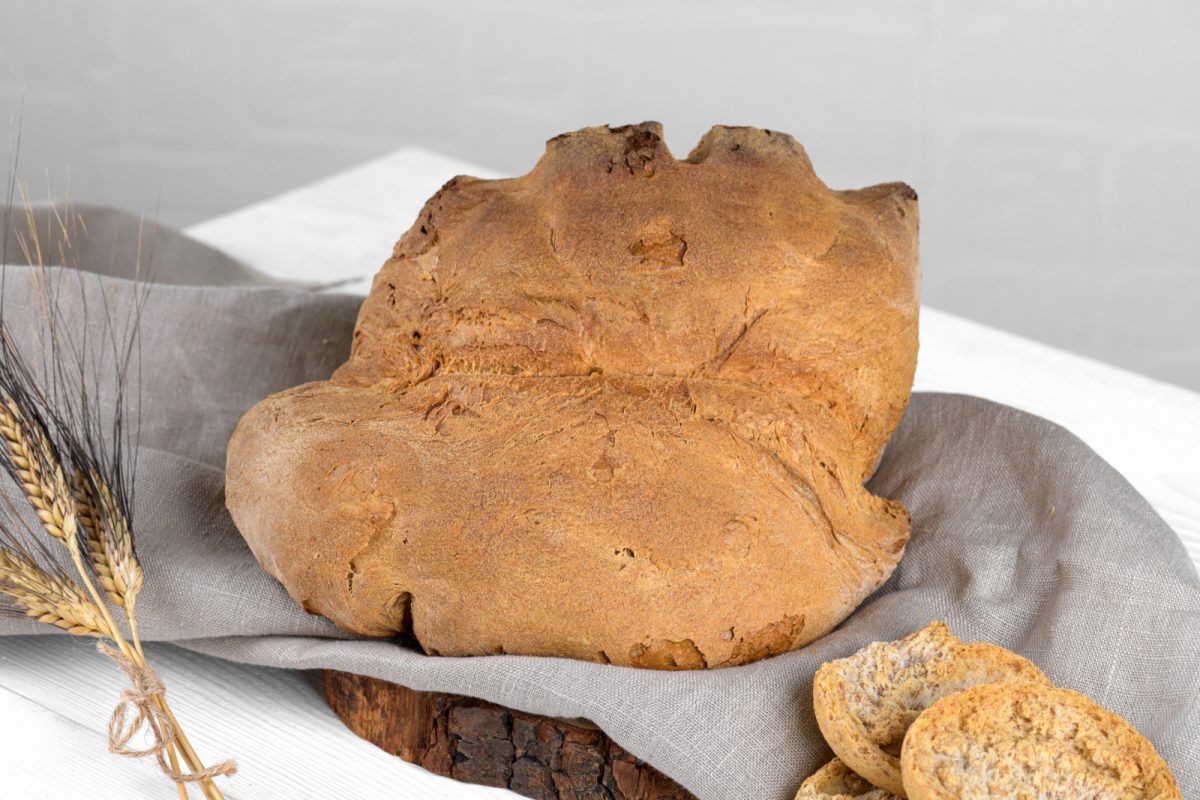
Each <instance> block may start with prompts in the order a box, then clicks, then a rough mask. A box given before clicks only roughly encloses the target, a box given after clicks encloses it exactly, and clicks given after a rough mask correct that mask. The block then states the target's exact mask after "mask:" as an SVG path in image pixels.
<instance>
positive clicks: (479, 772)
mask: <svg viewBox="0 0 1200 800" xmlns="http://www.w3.org/2000/svg"><path fill="white" fill-rule="evenodd" d="M325 699H326V701H327V702H328V703H329V705H330V707H331V708H332V709H333V710H334V712H336V713H337V715H338V716H339V717H340V718H341V720H342V721H343V722H344V723H346V726H347V727H348V728H350V730H352V731H354V732H355V733H356V734H358V735H359V736H361V737H363V738H364V739H366V740H367V741H369V742H371V743H373V744H375V745H377V746H378V747H380V748H382V749H383V750H386V751H387V752H389V753H391V754H393V755H397V756H399V757H400V758H402V759H404V760H405V761H410V762H412V763H414V764H419V765H420V766H422V767H424V768H425V769H427V770H429V771H430V772H433V773H436V774H438V775H446V776H448V777H451V778H454V779H455V780H458V781H463V782H465V783H475V784H481V785H483V786H496V787H502V788H507V789H511V790H512V791H514V792H516V793H517V794H519V795H523V796H525V797H532V798H535V800H692V798H693V796H692V795H691V794H689V793H688V792H687V791H685V790H684V789H682V788H681V787H680V786H679V785H678V784H676V783H675V782H674V781H672V780H670V779H669V778H667V777H665V776H663V775H662V774H661V773H659V772H657V771H656V770H654V769H653V768H652V767H650V766H649V765H648V764H645V763H643V762H641V761H639V760H637V759H636V758H634V757H633V756H632V755H630V754H629V753H627V752H626V751H625V750H623V749H622V748H621V747H620V746H618V745H617V744H615V743H614V742H613V741H612V740H611V739H609V738H608V737H607V736H605V735H604V734H603V733H602V732H601V731H600V730H599V729H597V728H596V727H595V726H592V725H589V724H587V723H585V722H582V721H574V722H572V721H568V720H561V719H554V718H551V717H542V716H537V715H534V714H525V713H522V712H519V711H513V710H510V709H506V708H502V707H500V706H497V705H493V704H491V703H485V702H483V701H482V700H475V699H472V698H469V697H460V696H458V695H452V694H442V693H438V692H417V691H413V690H412V689H407V688H405V687H403V686H397V685H396V684H394V683H388V682H387V681H381V680H378V679H376V678H367V677H364V676H361V675H352V674H349V673H345V672H337V671H334V670H326V671H325Z"/></svg>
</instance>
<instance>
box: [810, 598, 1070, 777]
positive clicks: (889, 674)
mask: <svg viewBox="0 0 1200 800" xmlns="http://www.w3.org/2000/svg"><path fill="white" fill-rule="evenodd" d="M1010 680H1025V681H1041V682H1047V683H1048V680H1047V678H1046V676H1045V675H1043V674H1042V671H1041V670H1039V669H1038V668H1037V667H1036V666H1034V665H1033V664H1032V663H1031V662H1029V661H1028V660H1026V659H1024V658H1022V657H1021V656H1018V655H1017V654H1016V653H1012V652H1010V651H1008V650H1005V649H1004V648H1002V647H998V646H996V645H994V644H988V643H986V642H975V643H971V644H966V643H963V642H961V641H960V640H959V639H957V638H956V637H955V636H954V635H953V634H951V633H950V630H949V628H947V627H946V625H945V623H943V622H933V623H931V624H930V625H928V626H926V627H925V628H922V629H921V630H919V631H917V632H915V633H912V634H910V635H908V636H906V637H905V638H903V639H900V640H899V641H895V642H875V643H873V644H869V645H867V646H866V647H864V648H863V649H862V650H859V651H858V652H857V653H855V654H854V655H852V656H850V657H848V658H843V659H839V660H837V661H830V662H828V663H826V664H824V665H822V666H821V668H820V669H819V670H818V671H817V674H816V677H815V678H814V679H813V708H814V711H815V713H816V717H817V725H818V726H819V727H820V729H821V733H822V734H823V735H824V736H825V741H826V742H828V743H829V747H830V748H831V749H832V750H833V752H834V753H835V754H837V756H838V758H840V759H841V760H842V761H843V762H844V763H845V764H846V766H847V767H849V768H850V769H851V770H853V771H854V772H856V773H857V774H859V775H861V776H862V777H863V778H865V779H867V780H868V781H870V782H871V783H872V784H874V785H875V786H879V787H881V788H883V789H886V790H887V791H889V792H892V793H893V794H897V795H900V796H904V783H903V781H902V779H901V775H900V746H901V743H902V742H903V740H904V734H905V732H906V731H907V730H908V727H909V726H910V725H911V724H912V723H913V720H915V719H916V718H917V716H918V715H919V714H920V713H921V712H922V711H923V710H924V709H925V708H928V707H929V705H931V704H932V703H934V702H935V701H937V700H938V699H939V698H941V697H945V696H947V695H949V694H953V693H954V692H959V691H962V690H963V689H965V688H967V687H971V686H977V685H980V684H985V683H992V682H994V681H1010Z"/></svg>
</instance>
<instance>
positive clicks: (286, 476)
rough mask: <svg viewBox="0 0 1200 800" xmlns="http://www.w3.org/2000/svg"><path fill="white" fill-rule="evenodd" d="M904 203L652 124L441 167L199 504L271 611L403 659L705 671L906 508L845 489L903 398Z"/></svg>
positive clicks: (816, 620)
mask: <svg viewBox="0 0 1200 800" xmlns="http://www.w3.org/2000/svg"><path fill="white" fill-rule="evenodd" d="M917 285H918V266H917V206H916V195H915V194H914V193H913V191H912V190H911V189H909V188H908V187H907V186H904V185H903V184H886V185H882V186H876V187H872V188H869V189H863V190H860V191H847V192H837V191H831V190H830V189H828V188H827V187H826V186H825V185H824V184H823V183H822V182H821V181H820V180H819V179H818V178H817V176H816V175H815V174H814V172H813V169H812V166H811V165H810V163H809V161H808V158H807V157H806V155H805V153H804V151H803V149H802V148H801V147H800V146H799V145H798V144H796V142H795V141H793V140H792V139H791V138H790V137H788V136H786V135H783V134H780V133H777V132H771V131H763V130H756V129H753V128H720V127H718V128H714V129H712V130H711V131H710V132H709V133H708V134H707V135H706V136H705V137H704V138H703V140H702V141H701V142H700V145H699V146H698V147H697V148H696V150H695V151H694V152H693V153H692V154H691V156H689V158H688V159H687V160H676V159H675V158H673V157H672V156H671V154H670V153H669V152H668V150H667V148H666V146H665V144H664V143H663V140H662V136H661V130H660V128H659V126H658V125H657V124H645V125H638V126H631V127H626V128H618V129H608V128H590V129H586V130H582V131H579V132H577V133H572V134H566V135H564V136H560V137H558V138H556V139H553V140H551V141H550V142H549V143H548V145H547V148H546V154H545V156H544V157H543V158H542V159H541V160H540V161H539V162H538V164H537V166H536V167H535V168H534V170H533V171H532V172H530V173H529V174H528V175H526V176H524V177H521V178H516V179H512V180H494V181H488V180H477V179H474V178H466V177H460V178H456V179H454V180H452V181H450V182H449V183H448V184H446V186H445V187H443V188H442V190H441V191H439V192H438V193H437V194H436V195H435V196H434V197H433V198H432V199H431V200H430V201H429V202H428V204H427V205H426V206H425V209H424V210H423V211H422V212H421V215H420V218H419V219H418V220H417V221H416V223H414V225H413V227H412V228H411V229H410V230H409V231H408V232H407V233H406V234H405V235H404V236H403V238H401V239H400V241H399V243H398V244H397V245H396V247H395V251H394V253H393V256H392V258H391V259H390V260H389V261H388V262H387V263H386V264H385V265H384V266H383V268H382V270H381V271H380V272H379V274H378V275H377V276H376V278H375V282H374V286H373V288H372V290H371V294H370V296H369V297H368V298H367V299H366V301H365V302H364V303H363V306H362V310H361V313H360V316H359V320H358V326H357V329H356V331H355V334H354V342H353V351H352V354H351V356H350V359H349V361H347V362H346V364H345V365H344V366H343V367H342V368H341V369H339V370H338V371H337V373H336V374H335V375H334V376H333V378H332V379H331V380H329V381H323V382H318V383H313V384H308V385H304V386H298V387H296V388H294V389H291V390H288V391H284V392H281V393H279V394H277V395H274V396H272V397H270V398H267V399H266V400H264V401H263V402H261V403H259V404H258V405H257V406H255V407H254V408H253V409H251V410H250V411H249V412H248V413H247V414H246V415H245V417H244V418H243V419H242V421H241V423H240V425H239V426H238V428H237V431H236V432H235V433H234V436H233V438H232V440H231V442H230V444H229V451H228V476H227V502H228V505H229V509H230V511H231V512H232V514H233V518H234V520H235V522H236V523H237V525H238V528H239V529H240V530H241V532H242V534H243V535H244V536H245V538H246V541H247V542H248V543H249V545H250V547H251V549H252V550H253V551H254V553H255V555H256V556H257V558H258V560H259V562H260V563H261V564H262V565H263V567H264V568H265V569H267V570H268V571H269V572H270V573H271V574H272V575H274V576H276V577H277V578H278V579H279V580H280V581H281V582H282V583H283V584H284V586H285V587H287V589H288V591H289V592H290V593H291V595H292V597H294V598H295V599H296V600H297V601H298V602H299V603H302V604H303V606H304V607H305V608H306V609H308V610H309V611H311V612H314V613H320V614H324V615H325V616H327V617H329V618H330V619H332V620H333V621H334V622H336V623H337V624H338V625H340V626H342V627H343V628H345V629H347V630H349V631H354V632H357V633H361V634H368V635H373V636H388V635H392V634H397V633H408V634H410V635H412V636H413V637H415V639H416V640H417V641H418V642H419V643H420V644H421V645H422V646H423V647H424V648H425V650H426V651H428V652H430V653H441V654H446V655H473V654H486V653H519V654H530V655H553V656H569V657H573V658H581V659H591V660H596V661H607V662H612V663H615V664H626V665H636V666H642V667H655V668H701V667H719V666H725V665H734V664H741V663H745V662H747V661H753V660H755V659H758V658H763V657H765V656H769V655H772V654H775V653H780V652H783V651H786V650H790V649H793V648H796V647H800V646H802V645H804V644H806V643H808V642H810V641H812V640H813V639H816V638H817V637H819V636H821V635H823V634H824V633H826V632H827V631H829V630H830V629H831V628H833V627H834V626H835V625H837V624H838V623H839V622H840V621H841V620H843V619H844V618H845V617H846V616H847V615H848V614H849V613H850V612H851V611H853V610H854V608H855V607H856V606H857V605H858V604H859V603H860V602H861V601H862V600H863V598H865V597H866V596H867V595H868V594H870V593H871V592H872V591H873V590H874V589H875V588H877V587H878V586H879V585H880V584H881V583H882V582H883V581H884V580H885V579H886V578H887V577H888V575H889V574H890V573H891V571H892V569H893V567H894V566H895V565H896V563H897V561H898V560H899V558H900V556H901V554H902V552H903V550H904V546H905V543H906V542H907V540H908V536H909V530H910V523H909V518H908V514H907V512H906V511H905V510H904V508H903V507H902V506H901V505H900V504H899V503H896V502H894V501H890V500H885V499H882V498H879V497H875V496H872V495H871V494H870V493H868V492H867V491H866V490H865V489H864V488H863V486H862V482H863V480H864V478H866V477H867V476H868V475H869V473H870V471H871V469H872V466H873V464H875V463H876V460H877V458H878V457H879V455H880V453H881V451H882V448H883V446H884V444H885V442H886V441H887V439H888V437H889V435H890V434H891V432H892V430H893V429H894V428H895V426H896V424H897V422H898V421H899V419H900V416H901V414H902V413H903V411H904V408H905V404H906V403H907V400H908V397H909V393H910V389H911V383H912V375H913V369H914V366H915V362H916V351H917V305H918V304H917Z"/></svg>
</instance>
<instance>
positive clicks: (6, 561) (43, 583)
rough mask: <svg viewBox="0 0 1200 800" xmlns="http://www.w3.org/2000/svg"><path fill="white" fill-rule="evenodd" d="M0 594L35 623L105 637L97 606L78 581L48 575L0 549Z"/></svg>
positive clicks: (104, 627)
mask: <svg viewBox="0 0 1200 800" xmlns="http://www.w3.org/2000/svg"><path fill="white" fill-rule="evenodd" d="M0 594H5V595H7V596H8V597H9V598H10V599H11V601H12V603H13V605H15V606H16V607H17V608H19V609H20V610H21V611H23V612H24V613H25V614H27V615H29V616H30V617H33V618H34V619H36V620H37V621H38V622H45V623H47V624H49V625H57V626H58V627H60V628H62V629H63V630H65V631H67V632H68V633H73V634H75V635H76V636H97V637H108V636H109V630H108V624H107V623H106V622H105V621H104V616H103V615H102V614H101V613H100V609H99V608H97V607H96V604H95V603H93V602H92V601H91V600H89V599H88V597H87V595H86V594H85V593H84V591H83V589H82V588H81V587H80V586H79V584H77V583H75V582H74V581H72V580H69V579H66V578H58V577H55V576H53V575H50V574H49V573H47V572H45V571H43V570H42V569H41V568H40V567H39V566H38V565H37V564H35V563H34V562H33V561H32V560H30V559H28V558H26V557H25V556H23V555H21V554H20V553H17V552H14V551H11V550H0Z"/></svg>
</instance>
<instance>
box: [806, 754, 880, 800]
mask: <svg viewBox="0 0 1200 800" xmlns="http://www.w3.org/2000/svg"><path fill="white" fill-rule="evenodd" d="M796 800H899V798H897V797H896V795H894V794H892V793H891V792H887V791H884V790H883V789H880V788H878V787H877V786H874V785H872V784H871V783H870V782H869V781H867V780H866V779H865V778H863V777H862V776H861V775H856V774H855V773H854V771H853V770H852V769H850V768H849V767H847V766H846V765H845V764H844V763H842V762H841V761H840V760H838V759H837V758H834V759H833V760H832V761H830V762H829V763H828V764H826V765H825V766H823V767H821V768H820V769H819V770H817V771H816V772H814V773H813V774H812V775H810V776H809V777H808V778H807V779H805V781H804V783H802V784H800V791H798V792H796Z"/></svg>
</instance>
